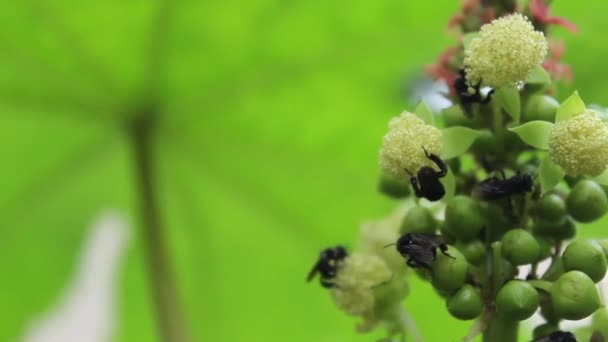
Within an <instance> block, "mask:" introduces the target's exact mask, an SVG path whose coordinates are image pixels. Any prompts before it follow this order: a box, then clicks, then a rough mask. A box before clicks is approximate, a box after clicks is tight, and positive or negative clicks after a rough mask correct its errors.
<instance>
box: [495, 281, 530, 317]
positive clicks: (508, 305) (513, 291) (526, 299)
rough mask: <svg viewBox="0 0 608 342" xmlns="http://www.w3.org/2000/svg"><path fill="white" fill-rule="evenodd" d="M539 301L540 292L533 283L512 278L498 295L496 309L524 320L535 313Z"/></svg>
mask: <svg viewBox="0 0 608 342" xmlns="http://www.w3.org/2000/svg"><path fill="white" fill-rule="evenodd" d="M539 301H540V300H539V297H538V292H537V291H536V289H535V288H534V287H533V286H532V285H530V284H528V283H526V282H525V281H521V280H511V281H509V282H508V283H506V284H505V285H504V286H503V287H502V288H501V289H500V290H499V291H498V295H496V311H497V312H498V313H500V314H502V315H504V316H505V317H507V318H510V319H513V320H518V321H522V320H524V319H527V318H529V317H530V316H532V314H534V311H536V309H537V308H538V304H539Z"/></svg>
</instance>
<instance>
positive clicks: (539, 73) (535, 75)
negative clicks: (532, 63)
mask: <svg viewBox="0 0 608 342" xmlns="http://www.w3.org/2000/svg"><path fill="white" fill-rule="evenodd" d="M526 83H531V84H551V76H550V75H549V73H548V72H547V70H545V68H543V66H542V65H540V64H539V65H537V66H536V67H535V68H534V69H532V71H531V72H530V75H528V78H527V79H526Z"/></svg>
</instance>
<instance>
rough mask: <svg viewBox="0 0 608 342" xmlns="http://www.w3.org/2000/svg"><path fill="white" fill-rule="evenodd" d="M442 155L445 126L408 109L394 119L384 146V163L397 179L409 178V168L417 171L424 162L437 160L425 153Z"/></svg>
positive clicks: (432, 164) (383, 167) (428, 164)
mask: <svg viewBox="0 0 608 342" xmlns="http://www.w3.org/2000/svg"><path fill="white" fill-rule="evenodd" d="M423 147H424V148H425V149H426V150H427V151H428V152H429V153H433V154H436V155H441V148H442V144H441V130H439V129H438V128H436V127H434V126H431V125H428V124H426V123H425V122H424V121H422V120H421V119H420V118H418V117H417V116H416V115H414V114H412V113H409V112H405V113H403V114H401V115H400V116H398V117H395V118H393V119H391V121H390V122H389V123H388V133H387V134H386V135H385V136H384V140H383V142H382V148H381V149H380V167H381V168H382V170H384V171H385V172H386V173H387V174H389V175H392V176H394V177H395V178H397V179H407V178H405V177H407V176H409V175H408V174H407V172H406V171H405V170H408V171H410V172H412V173H413V174H416V173H417V172H418V170H420V168H421V167H423V166H430V167H433V166H435V164H434V163H433V162H432V161H431V160H429V159H428V158H427V157H426V155H425V154H424V150H423Z"/></svg>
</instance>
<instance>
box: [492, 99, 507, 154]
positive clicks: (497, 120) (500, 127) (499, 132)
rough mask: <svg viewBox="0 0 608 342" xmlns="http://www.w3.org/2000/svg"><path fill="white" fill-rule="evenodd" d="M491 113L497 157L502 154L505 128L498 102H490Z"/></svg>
mask: <svg viewBox="0 0 608 342" xmlns="http://www.w3.org/2000/svg"><path fill="white" fill-rule="evenodd" d="M492 113H493V123H494V135H495V137H496V146H497V151H496V152H497V153H498V155H502V154H503V152H504V147H505V146H504V142H505V133H506V128H505V126H504V125H505V124H504V116H503V113H502V108H501V107H500V104H499V103H498V101H492Z"/></svg>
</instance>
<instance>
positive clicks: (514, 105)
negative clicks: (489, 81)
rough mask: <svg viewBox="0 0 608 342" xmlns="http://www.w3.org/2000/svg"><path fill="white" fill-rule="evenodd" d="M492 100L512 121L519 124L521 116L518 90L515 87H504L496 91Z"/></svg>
mask: <svg viewBox="0 0 608 342" xmlns="http://www.w3.org/2000/svg"><path fill="white" fill-rule="evenodd" d="M494 98H495V99H496V101H498V103H499V104H500V107H501V108H502V109H504V110H505V112H507V113H508V114H509V115H511V117H512V118H513V121H514V122H515V123H516V124H517V123H519V118H520V116H521V100H520V98H519V90H518V89H517V87H516V86H505V87H502V88H499V89H497V90H496V94H494Z"/></svg>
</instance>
